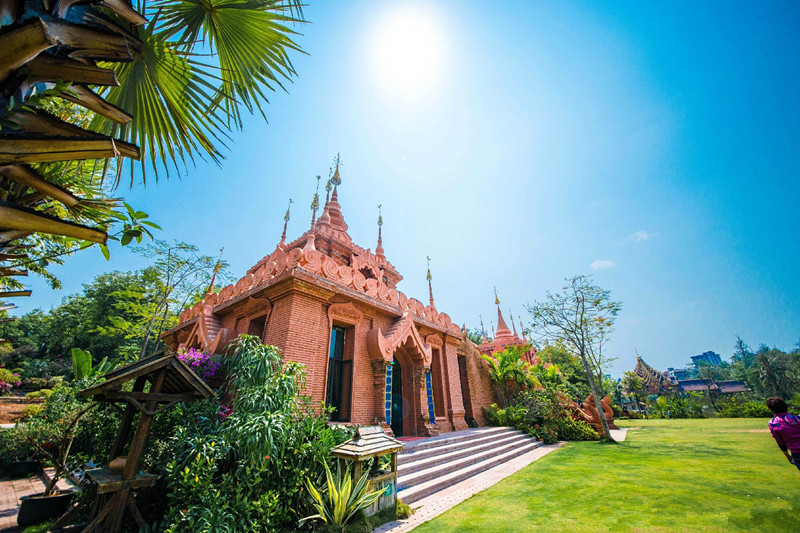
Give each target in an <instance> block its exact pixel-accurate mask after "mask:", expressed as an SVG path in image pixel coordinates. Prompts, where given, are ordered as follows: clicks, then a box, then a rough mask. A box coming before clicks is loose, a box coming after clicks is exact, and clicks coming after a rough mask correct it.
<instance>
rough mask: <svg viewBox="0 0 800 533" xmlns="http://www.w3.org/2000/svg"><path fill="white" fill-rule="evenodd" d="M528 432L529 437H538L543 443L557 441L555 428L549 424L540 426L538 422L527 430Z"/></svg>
mask: <svg viewBox="0 0 800 533" xmlns="http://www.w3.org/2000/svg"><path fill="white" fill-rule="evenodd" d="M528 434H529V435H530V436H531V437H534V438H537V439H539V440H540V441H542V442H544V443H545V444H555V443H556V442H558V435H557V434H556V430H555V429H554V428H552V427H550V426H549V425H543V426H540V425H539V424H536V425H534V426H533V427H532V428H530V429H529V430H528Z"/></svg>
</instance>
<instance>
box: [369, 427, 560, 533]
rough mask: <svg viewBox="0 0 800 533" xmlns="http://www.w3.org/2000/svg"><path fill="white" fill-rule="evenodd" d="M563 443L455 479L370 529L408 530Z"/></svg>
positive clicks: (398, 532) (380, 532)
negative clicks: (403, 512) (398, 516)
mask: <svg viewBox="0 0 800 533" xmlns="http://www.w3.org/2000/svg"><path fill="white" fill-rule="evenodd" d="M563 445H564V443H563V442H559V443H558V444H551V445H545V446H540V447H538V448H536V449H535V450H531V451H530V452H528V453H525V454H523V455H520V456H519V457H516V458H514V459H512V460H511V461H508V462H506V463H503V464H500V465H497V466H495V467H494V468H490V469H489V470H486V471H485V472H481V473H480V474H478V475H477V476H473V477H471V478H469V479H466V480H464V481H462V482H460V483H456V484H455V485H453V486H452V487H449V488H447V489H444V490H440V491H439V492H436V493H434V494H431V495H430V496H428V497H427V498H422V499H421V500H419V501H416V502H414V503H413V504H412V505H411V507H412V508H413V509H415V512H414V514H413V515H411V516H410V517H409V518H406V519H405V520H395V521H394V522H389V523H387V524H384V525H382V526H381V527H379V528H378V529H376V530H375V531H374V532H373V533H388V532H391V533H401V532H403V531H411V530H412V529H414V528H415V527H417V526H418V525H420V524H422V523H423V522H427V521H428V520H430V519H432V518H434V517H437V516H439V515H440V514H442V513H443V512H445V511H447V510H448V509H451V508H453V507H455V506H456V505H458V504H459V503H461V502H463V501H464V500H466V499H467V498H469V497H470V496H473V495H475V494H477V493H479V492H480V491H482V490H484V489H487V488H489V487H491V486H492V485H494V484H495V483H497V482H498V481H500V480H501V479H503V478H506V477H508V476H510V475H511V474H513V473H515V472H518V471H520V470H522V469H523V468H525V467H526V466H528V465H529V464H531V463H532V462H534V461H536V460H537V459H539V458H541V457H544V456H545V455H547V454H548V453H550V452H552V451H555V450H557V449H558V448H560V447H561V446H563Z"/></svg>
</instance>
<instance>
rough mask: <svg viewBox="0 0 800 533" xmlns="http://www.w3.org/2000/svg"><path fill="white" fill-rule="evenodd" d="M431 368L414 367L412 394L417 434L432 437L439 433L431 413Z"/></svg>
mask: <svg viewBox="0 0 800 533" xmlns="http://www.w3.org/2000/svg"><path fill="white" fill-rule="evenodd" d="M431 385H432V383H431V368H430V367H429V366H422V365H419V366H415V367H414V394H415V400H416V402H415V403H416V404H417V405H418V406H419V410H418V411H417V417H418V418H417V420H418V422H417V436H420V437H433V436H434V435H438V434H439V433H440V430H439V428H438V427H437V426H436V417H435V415H434V413H433V390H432V389H431Z"/></svg>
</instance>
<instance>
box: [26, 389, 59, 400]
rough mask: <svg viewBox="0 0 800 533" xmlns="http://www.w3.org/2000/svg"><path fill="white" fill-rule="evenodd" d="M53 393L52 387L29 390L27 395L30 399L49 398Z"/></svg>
mask: <svg viewBox="0 0 800 533" xmlns="http://www.w3.org/2000/svg"><path fill="white" fill-rule="evenodd" d="M51 394H53V391H52V390H51V389H39V390H37V391H32V392H29V393H27V394H26V395H25V397H26V398H28V399H29V400H38V399H39V398H49V397H50V395H51Z"/></svg>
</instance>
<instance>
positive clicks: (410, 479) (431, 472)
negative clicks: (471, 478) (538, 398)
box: [397, 436, 538, 490]
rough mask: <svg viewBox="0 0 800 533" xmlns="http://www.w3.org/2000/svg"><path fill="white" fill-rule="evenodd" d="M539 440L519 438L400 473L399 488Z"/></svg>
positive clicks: (501, 454) (461, 468)
mask: <svg viewBox="0 0 800 533" xmlns="http://www.w3.org/2000/svg"><path fill="white" fill-rule="evenodd" d="M535 442H538V441H536V440H535V439H532V438H531V437H527V436H525V437H523V438H521V439H519V441H515V442H511V443H507V444H505V445H503V446H500V447H498V448H496V449H493V450H487V451H483V452H481V453H477V454H475V455H472V456H467V457H463V458H461V459H456V460H454V461H448V462H443V463H440V464H437V465H434V466H431V467H430V468H426V469H424V470H420V471H418V472H414V473H413V474H408V475H402V476H401V475H398V476H397V490H403V489H406V488H409V487H412V486H415V485H419V484H422V483H426V482H427V481H429V480H430V479H435V478H437V477H441V476H446V475H448V474H450V473H451V472H455V471H458V470H463V469H465V468H469V467H470V466H472V465H474V464H478V463H481V462H483V461H486V460H489V459H491V458H492V457H500V456H503V455H504V454H506V453H509V452H513V451H514V450H515V449H518V448H519V447H521V446H524V445H525V444H527V443H535Z"/></svg>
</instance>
